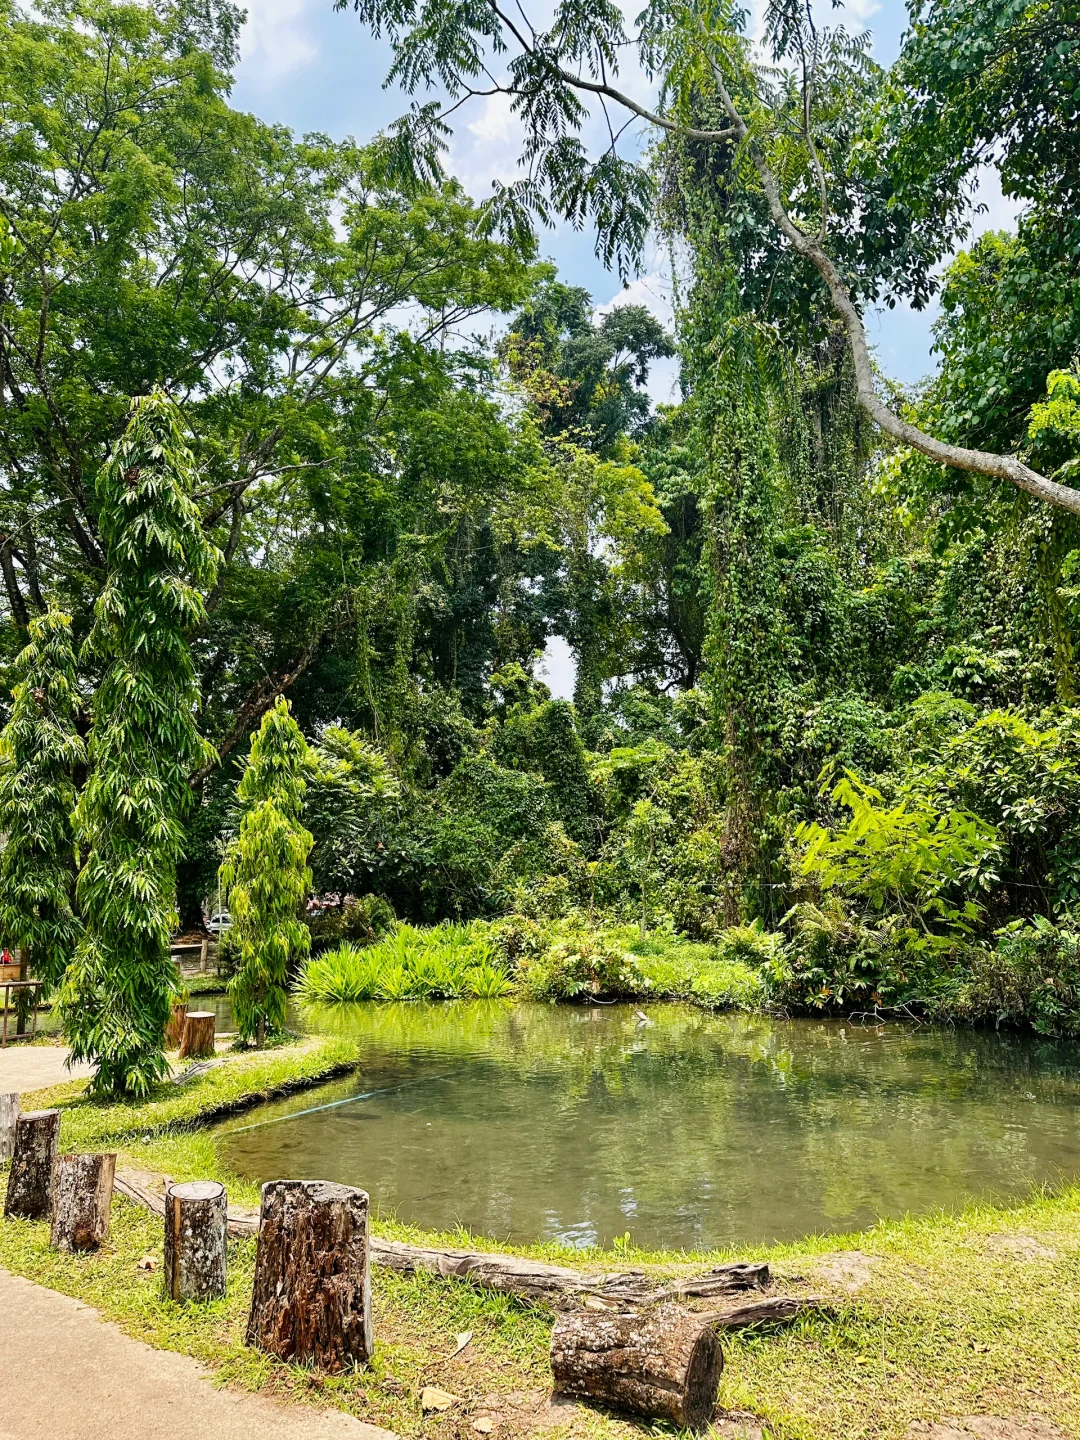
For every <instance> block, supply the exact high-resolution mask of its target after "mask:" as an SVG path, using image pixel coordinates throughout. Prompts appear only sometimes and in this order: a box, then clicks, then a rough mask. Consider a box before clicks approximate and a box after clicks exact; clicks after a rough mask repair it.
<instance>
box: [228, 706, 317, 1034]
mask: <svg viewBox="0 0 1080 1440" xmlns="http://www.w3.org/2000/svg"><path fill="white" fill-rule="evenodd" d="M310 763H311V761H310V756H309V752H308V747H307V742H306V741H305V740H304V737H303V735H301V733H300V728H299V726H298V725H297V723H296V721H295V720H294V719H293V718H292V715H291V714H290V713H289V704H288V701H287V700H285V698H284V697H283V696H279V697H278V699H277V702H276V704H275V705H274V706H273V708H272V709H271V710H268V711H267V712H266V714H265V715H264V716H263V720H262V724H261V725H260V726H259V729H258V731H257V732H256V734H255V735H254V736H253V737H252V741H251V753H250V755H249V756H248V761H247V765H246V766H245V768H244V773H243V775H242V776H241V777H240V784H239V786H238V787H237V797H238V799H239V801H240V805H241V807H242V814H241V819H240V828H239V831H238V833H237V835H236V837H235V838H234V839H233V840H232V842H231V843H230V845H229V847H228V849H227V851H226V852H225V859H224V860H223V862H222V865H221V871H220V883H221V893H222V896H223V897H224V899H225V903H226V904H227V905H228V907H229V910H230V913H231V914H232V921H233V923H232V928H231V930H230V932H229V939H230V942H231V945H232V947H233V949H234V950H235V953H236V959H237V971H236V974H235V975H234V976H233V978H232V980H231V981H230V982H229V994H230V995H231V996H232V1000H233V1011H234V1014H235V1017H236V1028H237V1031H238V1033H239V1035H240V1037H241V1038H242V1039H244V1040H251V1039H254V1040H255V1041H256V1042H257V1043H258V1044H260V1045H261V1044H262V1042H263V1040H264V1038H265V1036H266V1032H267V1030H278V1029H280V1028H281V1027H282V1026H283V1025H284V1023H285V1004H286V999H287V993H286V986H287V984H288V979H289V972H290V970H291V969H292V968H293V967H295V966H296V965H298V964H300V963H301V962H302V961H303V960H304V959H305V958H306V956H307V953H308V949H309V947H310V944H311V935H310V932H309V931H308V928H307V926H306V925H305V924H304V922H303V920H302V919H301V911H302V907H303V904H304V901H305V900H306V899H307V897H308V895H309V894H310V892H311V871H310V870H309V869H308V864H307V859H308V855H309V853H310V851H311V844H312V839H311V832H310V831H309V830H306V829H305V828H304V826H303V825H302V823H301V820H300V815H301V811H302V808H303V803H304V794H305V791H306V788H307V781H306V773H305V772H306V771H307V770H308V769H309V767H310Z"/></svg>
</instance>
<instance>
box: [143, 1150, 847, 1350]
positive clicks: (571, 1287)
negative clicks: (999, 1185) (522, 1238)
mask: <svg viewBox="0 0 1080 1440" xmlns="http://www.w3.org/2000/svg"><path fill="white" fill-rule="evenodd" d="M116 1189H117V1192H118V1193H119V1194H121V1195H123V1196H124V1197H125V1198H126V1199H128V1200H132V1201H134V1202H135V1203H136V1204H138V1205H143V1206H145V1207H146V1209H148V1210H151V1211H153V1212H154V1214H155V1215H164V1213H165V1200H164V1198H163V1196H161V1195H156V1194H154V1192H153V1191H152V1190H148V1189H147V1188H146V1187H145V1186H143V1185H141V1184H139V1183H138V1182H136V1181H135V1180H134V1179H133V1178H132V1177H131V1176H125V1175H117V1177H116ZM228 1231H229V1235H230V1236H231V1237H232V1238H234V1239H245V1238H249V1237H251V1236H254V1235H258V1233H259V1217H258V1215H257V1214H256V1213H255V1212H254V1211H251V1210H237V1209H230V1210H229V1218H228ZM368 1249H369V1250H370V1253H371V1259H372V1261H373V1262H374V1263H375V1264H376V1265H382V1266H384V1267H385V1268H386V1269H387V1270H394V1271H396V1272H397V1273H398V1274H399V1275H415V1274H417V1273H418V1272H428V1273H431V1274H434V1275H442V1276H443V1277H444V1278H446V1279H448V1280H463V1281H465V1282H466V1283H467V1284H470V1285H476V1286H478V1287H480V1288H481V1289H487V1290H499V1291H503V1292H504V1293H506V1294H508V1295H516V1296H517V1297H518V1299H520V1300H523V1301H525V1302H526V1303H527V1304H532V1305H547V1306H549V1307H550V1308H551V1309H553V1310H559V1309H577V1308H579V1307H581V1306H585V1307H586V1308H588V1306H589V1304H590V1302H595V1303H598V1304H600V1305H602V1307H603V1308H604V1309H607V1308H609V1307H615V1308H623V1307H625V1306H630V1305H650V1304H655V1303H657V1302H660V1301H663V1300H665V1299H679V1300H681V1299H695V1298H699V1297H700V1298H716V1297H718V1296H721V1295H729V1294H730V1295H737V1294H739V1293H740V1292H743V1293H745V1292H746V1291H748V1290H753V1289H761V1290H764V1289H765V1288H766V1287H767V1286H768V1285H769V1283H770V1275H769V1267H768V1265H765V1264H761V1263H750V1262H746V1261H733V1262H731V1263H730V1264H727V1265H717V1266H714V1267H713V1269H712V1270H709V1271H706V1272H705V1274H703V1275H693V1276H686V1277H684V1278H681V1279H675V1280H668V1279H660V1278H656V1277H653V1276H650V1275H648V1274H647V1273H646V1272H645V1271H644V1270H628V1271H622V1272H620V1273H617V1274H610V1273H609V1274H605V1273H603V1272H602V1271H593V1272H592V1273H590V1272H588V1271H583V1270H574V1269H571V1268H570V1267H569V1266H565V1265H548V1264H546V1263H545V1262H544V1261H542V1260H529V1259H527V1258H525V1257H524V1256H522V1255H500V1254H497V1253H489V1252H488V1251H485V1250H440V1249H437V1248H435V1247H434V1246H429V1245H410V1244H407V1243H406V1242H405V1241H403V1240H384V1239H382V1238H381V1237H380V1236H378V1235H371V1236H370V1237H369V1239H368ZM820 1309H821V1302H820V1301H818V1300H816V1299H806V1300H804V1299H801V1298H798V1297H792V1296H788V1295H773V1296H768V1297H763V1298H762V1299H761V1300H755V1301H753V1302H751V1303H749V1304H744V1305H735V1306H732V1307H731V1308H729V1309H725V1310H716V1311H710V1312H709V1315H710V1318H711V1319H712V1320H713V1322H714V1324H716V1325H717V1326H718V1327H719V1328H720V1329H722V1330H745V1329H749V1328H750V1327H752V1326H755V1325H785V1324H790V1323H791V1321H793V1320H795V1319H797V1317H798V1316H799V1315H801V1314H803V1313H805V1312H806V1311H807V1310H820Z"/></svg>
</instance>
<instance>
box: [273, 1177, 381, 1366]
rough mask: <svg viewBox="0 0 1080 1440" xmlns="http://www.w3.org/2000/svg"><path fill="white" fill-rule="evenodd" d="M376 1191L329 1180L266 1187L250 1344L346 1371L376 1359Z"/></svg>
mask: <svg viewBox="0 0 1080 1440" xmlns="http://www.w3.org/2000/svg"><path fill="white" fill-rule="evenodd" d="M367 1228H368V1197H367V1194H366V1193H365V1191H363V1190H356V1189H354V1188H353V1187H352V1186H351V1185H333V1184H331V1183H330V1182H329V1181H325V1180H271V1181H270V1182H269V1183H268V1184H266V1185H264V1186H263V1188H262V1210H261V1212H260V1217H259V1245H258V1250H257V1252H256V1257H255V1285H254V1289H253V1291H252V1296H251V1315H250V1318H249V1319H248V1328H247V1343H248V1344H249V1345H253V1346H256V1347H257V1348H258V1349H260V1350H265V1351H266V1352H267V1353H268V1354H270V1355H277V1356H279V1357H280V1358H281V1359H282V1360H292V1361H295V1362H296V1363H297V1364H300V1365H315V1366H317V1367H318V1368H319V1369H321V1370H328V1371H331V1372H334V1373H336V1372H338V1371H341V1370H345V1369H347V1368H348V1367H349V1366H351V1365H361V1364H363V1363H364V1362H366V1361H367V1360H369V1359H370V1358H371V1352H372V1349H373V1347H374V1336H373V1332H372V1321H371V1280H370V1269H369V1255H368V1233H367Z"/></svg>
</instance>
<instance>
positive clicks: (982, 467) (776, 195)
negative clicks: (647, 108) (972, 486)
mask: <svg viewBox="0 0 1080 1440" xmlns="http://www.w3.org/2000/svg"><path fill="white" fill-rule="evenodd" d="M712 72H713V77H714V79H715V81H716V88H717V91H718V93H719V95H720V100H721V102H722V104H723V106H724V109H725V110H726V111H727V115H728V118H729V119H730V121H731V124H732V128H733V129H734V130H735V132H736V134H737V136H738V138H739V140H740V141H741V142H743V143H745V144H746V145H747V147H748V150H749V154H750V158H751V160H752V162H753V165H754V169H755V170H756V171H757V175H758V179H759V180H760V181H761V188H762V189H763V190H764V192H765V200H766V203H767V204H768V207H769V214H770V215H771V216H772V220H773V224H774V225H776V227H777V229H778V230H780V232H781V234H783V235H784V237H785V238H786V239H787V240H788V241H789V243H790V244H791V248H792V249H793V250H794V251H795V253H796V254H797V255H800V256H802V258H803V259H804V260H808V261H809V262H810V264H811V265H813V267H814V269H815V270H816V271H817V272H818V274H819V275H820V276H821V278H822V280H824V282H825V287H826V289H827V290H828V292H829V298H830V300H831V301H832V304H833V309H834V310H835V311H836V313H837V315H838V316H839V317H840V320H841V321H842V323H843V326H844V330H845V332H846V334H847V338H848V344H849V345H850V347H851V358H852V362H853V364H854V368H855V385H856V391H857V394H858V399H859V404H860V405H861V406H862V408H863V409H864V410H865V411H866V413H867V414H868V415H869V416H870V418H871V419H872V420H873V421H874V423H875V424H876V425H877V426H878V427H879V428H880V429H881V430H883V431H884V432H885V434H886V435H890V436H892V438H893V439H894V440H898V441H899V442H900V444H901V445H907V446H908V447H909V448H910V449H912V450H917V451H918V452H919V453H920V454H921V455H925V456H926V457H927V458H928V459H930V460H936V461H937V462H938V463H939V464H942V465H951V466H952V467H953V468H954V469H956V470H967V471H970V472H972V473H973V474H976V475H990V476H993V477H994V478H996V479H998V480H1007V481H1008V482H1009V483H1010V484H1011V485H1015V486H1016V487H1017V489H1018V490H1025V491H1026V492H1027V493H1028V494H1029V495H1034V496H1035V497H1036V498H1037V499H1039V500H1045V501H1047V503H1048V504H1051V505H1058V506H1060V507H1061V508H1062V509H1064V510H1069V511H1071V512H1072V513H1073V514H1074V515H1080V490H1073V489H1072V488H1071V487H1070V486H1068V485H1060V484H1058V482H1057V481H1056V480H1050V479H1048V478H1047V477H1046V476H1045V475H1040V474H1039V472H1038V471H1037V470H1033V469H1032V468H1031V467H1030V466H1029V465H1025V464H1024V462H1023V461H1022V460H1020V459H1018V458H1017V457H1016V456H1015V455H998V454H995V453H994V452H993V451H991V450H972V449H969V448H968V447H967V446H965V445H949V444H947V443H946V442H945V441H944V440H938V439H936V438H935V437H934V436H933V435H928V434H927V433H926V431H925V430H920V429H919V427H918V426H917V425H912V424H911V422H910V421H908V420H904V419H902V418H901V417H900V416H899V415H897V414H896V413H895V411H893V410H891V409H890V408H889V406H888V405H886V404H885V403H884V401H882V399H881V398H880V396H879V395H878V393H877V389H876V387H875V385H874V369H873V366H872V364H871V363H870V347H869V345H868V344H867V340H866V327H865V326H864V325H863V321H862V316H861V315H860V314H859V311H858V309H857V307H856V305H855V302H854V301H853V300H852V298H851V294H850V292H849V290H848V288H847V286H846V285H845V283H844V281H843V279H842V278H841V275H840V272H839V271H838V270H837V268H836V266H835V265H834V264H833V262H832V259H831V258H830V257H829V255H828V254H827V253H826V251H825V249H824V247H823V246H822V244H821V242H820V239H819V238H817V237H815V236H813V235H808V234H807V233H806V231H805V230H803V229H802V228H801V227H800V226H799V225H797V224H796V223H795V221H794V220H793V219H792V218H791V215H790V214H789V213H788V209H787V206H786V205H785V204H784V201H783V198H782V196H781V193H780V186H779V183H778V181H777V178H776V175H775V173H774V171H773V169H772V167H771V165H770V164H769V162H768V160H767V158H766V156H765V153H764V151H763V150H762V148H761V146H760V145H759V144H758V142H757V140H756V139H755V138H754V137H753V136H752V135H751V134H750V128H749V126H748V125H747V124H746V121H745V120H744V119H743V117H742V115H741V114H740V113H739V110H738V108H737V106H736V105H735V103H734V101H733V100H732V98H731V94H730V92H729V90H728V88H727V85H726V84H725V83H724V77H723V75H722V73H721V71H720V68H719V66H718V65H717V64H716V63H715V62H712Z"/></svg>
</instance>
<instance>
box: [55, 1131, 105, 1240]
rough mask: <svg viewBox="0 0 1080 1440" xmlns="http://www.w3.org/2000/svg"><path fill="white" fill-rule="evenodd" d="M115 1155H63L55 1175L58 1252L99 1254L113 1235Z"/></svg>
mask: <svg viewBox="0 0 1080 1440" xmlns="http://www.w3.org/2000/svg"><path fill="white" fill-rule="evenodd" d="M115 1175H116V1156H115V1155H60V1156H58V1157H57V1161H56V1168H55V1170H54V1171H53V1196H52V1230H51V1233H50V1235H49V1244H50V1245H51V1246H52V1248H53V1249H54V1250H96V1249H97V1248H98V1246H99V1245H100V1244H101V1242H102V1241H103V1240H104V1239H105V1237H106V1235H108V1233H109V1211H110V1209H111V1208H112V1192H113V1179H114V1177H115Z"/></svg>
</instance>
